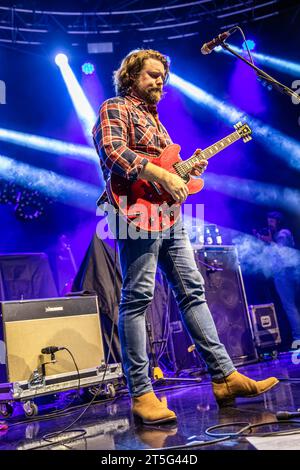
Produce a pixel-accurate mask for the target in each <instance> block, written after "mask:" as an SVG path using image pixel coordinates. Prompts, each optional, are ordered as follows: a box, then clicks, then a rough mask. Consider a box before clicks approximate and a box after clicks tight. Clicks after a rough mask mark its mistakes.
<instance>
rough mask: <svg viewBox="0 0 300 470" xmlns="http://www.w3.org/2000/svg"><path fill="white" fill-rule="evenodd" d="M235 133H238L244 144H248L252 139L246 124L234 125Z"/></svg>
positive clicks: (250, 131) (238, 123)
mask: <svg viewBox="0 0 300 470" xmlns="http://www.w3.org/2000/svg"><path fill="white" fill-rule="evenodd" d="M234 127H235V129H236V131H237V132H238V133H239V136H240V137H242V139H243V141H244V142H248V141H249V140H251V139H252V137H251V134H252V130H251V129H250V127H249V126H248V124H243V123H242V122H241V121H239V122H237V123H236V124H235V125H234Z"/></svg>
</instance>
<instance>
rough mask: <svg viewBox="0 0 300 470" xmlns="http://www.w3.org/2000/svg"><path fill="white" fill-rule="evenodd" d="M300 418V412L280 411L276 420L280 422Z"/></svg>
mask: <svg viewBox="0 0 300 470" xmlns="http://www.w3.org/2000/svg"><path fill="white" fill-rule="evenodd" d="M299 417H300V411H278V412H277V413H276V418H277V419H278V421H280V420H286V419H293V418H299Z"/></svg>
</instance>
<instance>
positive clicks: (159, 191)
mask: <svg viewBox="0 0 300 470" xmlns="http://www.w3.org/2000/svg"><path fill="white" fill-rule="evenodd" d="M150 184H151V185H152V186H153V188H154V189H155V191H156V192H157V194H159V195H160V196H161V195H162V193H163V192H162V190H161V189H160V187H159V186H158V185H157V184H156V183H154V182H153V181H151V182H150Z"/></svg>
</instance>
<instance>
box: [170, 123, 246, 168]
mask: <svg viewBox="0 0 300 470" xmlns="http://www.w3.org/2000/svg"><path fill="white" fill-rule="evenodd" d="M240 138H241V136H240V134H239V133H238V131H235V132H232V134H229V135H228V136H227V137H224V138H223V139H221V140H219V141H218V142H216V143H215V144H213V145H211V146H210V147H207V148H206V149H205V150H202V151H201V153H200V154H199V155H193V156H192V157H190V158H189V159H188V160H185V161H183V162H180V163H178V164H177V165H176V171H177V172H178V173H179V174H180V176H185V175H187V174H188V173H189V172H190V171H191V170H192V169H193V167H194V166H195V164H196V163H198V162H199V161H200V160H203V159H205V160H208V159H209V158H211V157H213V156H214V155H216V154H217V153H219V152H221V150H224V149H225V148H226V147H229V145H231V144H233V143H234V142H236V141H237V140H239V139H240Z"/></svg>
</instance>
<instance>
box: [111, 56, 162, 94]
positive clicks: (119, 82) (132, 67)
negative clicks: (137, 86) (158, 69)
mask: <svg viewBox="0 0 300 470" xmlns="http://www.w3.org/2000/svg"><path fill="white" fill-rule="evenodd" d="M147 59H156V60H159V61H160V62H161V63H162V64H163V66H164V69H165V77H164V83H166V82H167V80H168V78H169V71H170V60H169V58H168V57H167V56H165V55H163V54H161V53H160V52H158V51H154V50H152V49H137V50H134V51H131V52H130V53H129V54H128V55H127V56H126V57H125V58H124V59H123V60H122V62H121V66H120V68H119V69H118V70H116V71H115V72H114V74H113V80H114V85H115V90H116V94H117V95H119V96H125V95H127V94H128V93H130V91H131V87H132V85H133V83H134V82H135V80H136V79H137V77H138V75H139V73H140V72H141V70H142V68H143V66H144V63H145V61H146V60H147Z"/></svg>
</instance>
